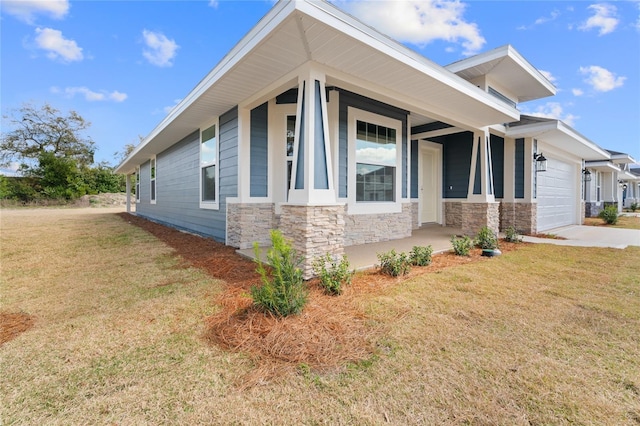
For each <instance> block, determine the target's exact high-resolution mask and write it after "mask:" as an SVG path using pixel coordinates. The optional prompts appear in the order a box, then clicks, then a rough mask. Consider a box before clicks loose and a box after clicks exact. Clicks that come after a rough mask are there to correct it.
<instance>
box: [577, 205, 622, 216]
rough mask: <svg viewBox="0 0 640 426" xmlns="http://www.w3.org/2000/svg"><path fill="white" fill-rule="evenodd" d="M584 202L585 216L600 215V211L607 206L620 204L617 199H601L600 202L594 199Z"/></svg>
mask: <svg viewBox="0 0 640 426" xmlns="http://www.w3.org/2000/svg"><path fill="white" fill-rule="evenodd" d="M584 204H585V205H584V215H585V216H584V217H598V215H599V214H600V212H601V211H602V210H604V208H605V207H606V206H616V207H617V206H618V202H617V201H600V203H596V202H595V201H594V202H589V203H584ZM598 204H599V205H598Z"/></svg>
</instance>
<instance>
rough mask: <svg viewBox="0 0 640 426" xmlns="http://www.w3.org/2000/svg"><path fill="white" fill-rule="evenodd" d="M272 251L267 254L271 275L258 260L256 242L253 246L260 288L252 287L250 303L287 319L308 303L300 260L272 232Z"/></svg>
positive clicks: (281, 237) (280, 236) (274, 232)
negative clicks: (260, 283) (251, 300)
mask: <svg viewBox="0 0 640 426" xmlns="http://www.w3.org/2000/svg"><path fill="white" fill-rule="evenodd" d="M271 244H272V248H270V249H269V251H268V252H267V259H268V261H269V264H270V265H271V270H272V271H271V274H269V272H268V271H267V269H266V268H265V266H264V264H263V263H262V261H261V260H260V248H259V247H258V243H254V244H253V248H254V251H255V253H256V263H257V264H258V266H257V268H256V271H257V272H258V273H259V274H260V278H261V281H262V286H260V287H258V286H252V287H251V297H252V298H253V303H254V304H255V305H257V306H258V307H260V308H261V309H263V310H264V311H267V312H271V313H273V314H275V315H278V316H281V317H286V316H287V315H291V314H298V313H300V312H301V311H302V308H304V305H305V304H306V303H307V296H308V291H307V288H306V285H305V283H304V280H303V279H302V269H300V267H299V266H300V264H301V263H302V258H301V257H300V256H299V255H298V254H297V253H296V252H295V250H293V248H292V247H291V245H290V244H289V243H287V242H286V241H285V239H284V237H283V236H282V234H281V233H280V232H279V231H277V230H272V231H271Z"/></svg>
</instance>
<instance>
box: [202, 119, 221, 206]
mask: <svg viewBox="0 0 640 426" xmlns="http://www.w3.org/2000/svg"><path fill="white" fill-rule="evenodd" d="M218 174H219V170H218V125H217V123H215V124H213V125H211V126H209V127H205V128H204V129H201V131H200V207H201V208H205V209H217V208H218V187H219V183H218Z"/></svg>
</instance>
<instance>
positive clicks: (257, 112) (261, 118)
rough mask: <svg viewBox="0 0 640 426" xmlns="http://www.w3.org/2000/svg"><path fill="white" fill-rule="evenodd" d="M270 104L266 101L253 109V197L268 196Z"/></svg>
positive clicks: (251, 153) (251, 158)
mask: <svg viewBox="0 0 640 426" xmlns="http://www.w3.org/2000/svg"><path fill="white" fill-rule="evenodd" d="M268 111H269V108H268V104H266V103H264V104H262V105H260V106H259V107H256V108H254V109H252V110H251V150H250V154H249V155H250V166H251V180H250V186H251V188H250V194H251V196H252V197H266V196H268V190H269V188H268V185H269V168H268V162H269V144H268V136H267V133H268V123H269V115H268Z"/></svg>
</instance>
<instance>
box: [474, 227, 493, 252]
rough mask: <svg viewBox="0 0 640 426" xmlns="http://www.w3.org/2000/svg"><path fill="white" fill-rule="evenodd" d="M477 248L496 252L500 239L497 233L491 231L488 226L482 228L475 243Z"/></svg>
mask: <svg viewBox="0 0 640 426" xmlns="http://www.w3.org/2000/svg"><path fill="white" fill-rule="evenodd" d="M474 244H475V245H476V247H479V248H481V249H485V250H486V249H489V250H494V249H497V248H498V237H497V236H496V234H495V232H493V231H492V230H491V229H489V227H488V226H483V227H482V228H480V231H479V232H478V234H477V235H476V239H475V241H474Z"/></svg>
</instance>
